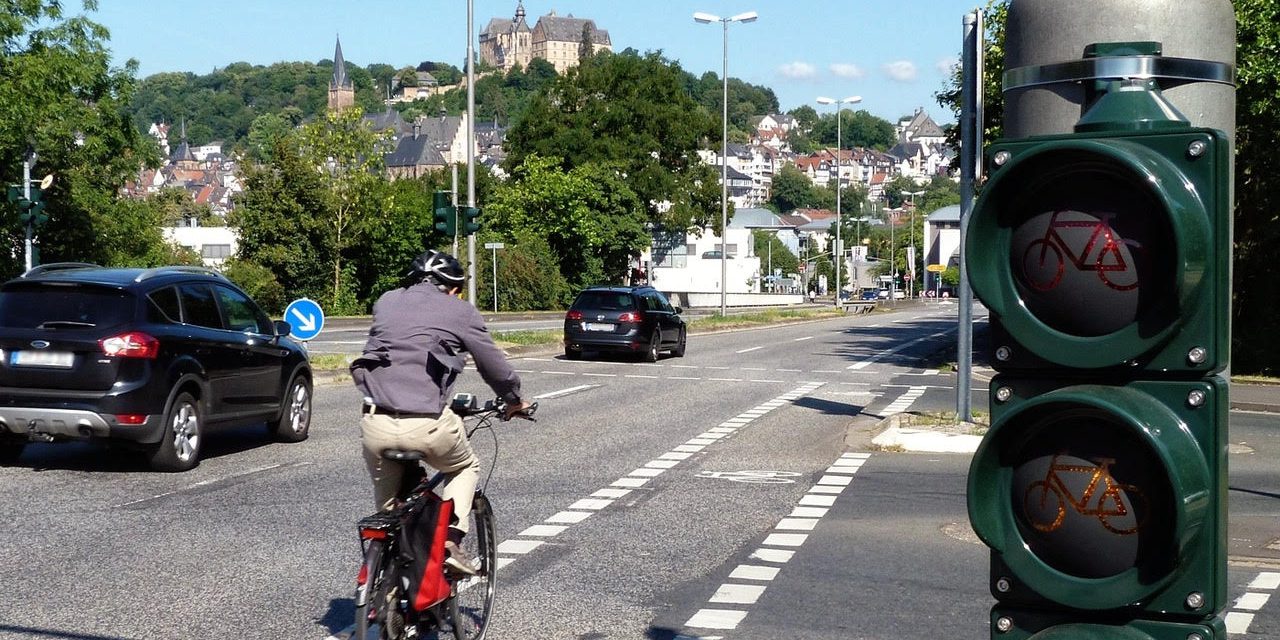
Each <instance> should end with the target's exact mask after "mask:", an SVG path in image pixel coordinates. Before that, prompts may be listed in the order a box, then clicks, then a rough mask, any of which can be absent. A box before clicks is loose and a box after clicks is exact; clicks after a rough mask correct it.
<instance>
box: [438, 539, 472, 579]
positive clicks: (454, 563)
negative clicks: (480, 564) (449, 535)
mask: <svg viewBox="0 0 1280 640" xmlns="http://www.w3.org/2000/svg"><path fill="white" fill-rule="evenodd" d="M444 552H445V554H446V555H445V559H444V564H445V567H447V568H449V569H452V570H453V571H454V573H461V574H463V575H468V576H474V575H479V573H480V572H479V571H476V562H475V560H473V559H472V558H471V556H470V555H468V554H467V552H466V551H463V550H462V547H459V546H458V543H456V542H454V541H452V540H447V541H445V543H444Z"/></svg>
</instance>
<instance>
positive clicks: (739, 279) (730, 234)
mask: <svg viewBox="0 0 1280 640" xmlns="http://www.w3.org/2000/svg"><path fill="white" fill-rule="evenodd" d="M725 237H726V239H727V241H728V243H727V246H726V245H725V243H724V241H722V240H721V239H720V237H719V236H718V235H716V234H715V233H714V232H713V231H712V230H711V229H704V230H703V232H702V234H701V235H696V234H692V233H689V234H686V233H682V232H672V233H656V234H654V237H653V245H652V247H650V249H649V250H648V251H647V252H645V253H644V254H643V255H642V256H641V260H642V263H643V264H646V265H648V268H647V270H646V276H647V278H648V281H649V284H651V285H653V286H654V287H656V288H657V289H659V290H660V291H662V292H664V293H667V294H668V295H669V296H671V297H673V298H675V299H676V300H686V301H687V300H688V295H687V294H698V293H702V294H711V293H718V292H719V291H721V286H720V283H721V279H720V276H721V271H722V268H723V270H724V271H725V272H726V273H727V274H728V278H727V279H726V280H725V281H724V282H725V283H726V286H725V287H724V291H725V292H726V293H734V294H742V293H759V292H760V285H761V278H762V276H763V275H764V274H762V273H761V271H760V258H759V256H756V255H755V251H754V246H755V245H754V243H753V242H752V239H751V230H750V229H746V228H734V227H733V226H732V225H730V227H729V229H728V230H727V231H726V233H725ZM722 250H724V251H726V253H725V255H726V256H727V257H726V258H725V259H724V260H721V253H720V252H721V251H722ZM677 304H681V303H680V302H677Z"/></svg>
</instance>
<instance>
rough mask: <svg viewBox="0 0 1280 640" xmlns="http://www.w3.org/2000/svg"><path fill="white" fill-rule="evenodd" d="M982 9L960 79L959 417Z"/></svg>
mask: <svg viewBox="0 0 1280 640" xmlns="http://www.w3.org/2000/svg"><path fill="white" fill-rule="evenodd" d="M983 40H984V38H983V33H982V10H981V9H975V10H974V11H973V12H972V13H967V14H965V16H964V56H963V58H962V61H961V83H960V290H959V292H958V297H959V298H960V319H959V323H960V325H959V327H958V331H957V335H956V339H957V345H956V360H957V369H958V371H957V372H956V417H957V418H958V419H960V420H966V421H967V420H969V418H970V416H971V415H972V414H973V410H972V406H971V405H972V402H973V399H972V397H971V395H972V392H971V390H970V385H971V381H972V376H973V292H972V291H971V290H970V288H969V270H968V258H967V256H966V255H965V248H964V246H965V242H966V235H967V234H966V231H965V230H966V228H967V227H968V225H969V214H971V213H973V189H974V185H975V184H976V183H977V181H978V179H980V178H981V176H982V173H981V172H982V125H983V117H982V98H983V96H982V85H983V81H982V74H983V68H982V67H983V64H982V48H983Z"/></svg>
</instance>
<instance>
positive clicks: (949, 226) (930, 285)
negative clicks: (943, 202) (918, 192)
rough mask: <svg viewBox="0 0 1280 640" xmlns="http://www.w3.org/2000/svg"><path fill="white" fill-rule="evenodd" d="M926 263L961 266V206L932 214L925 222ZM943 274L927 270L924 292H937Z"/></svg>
mask: <svg viewBox="0 0 1280 640" xmlns="http://www.w3.org/2000/svg"><path fill="white" fill-rule="evenodd" d="M924 263H925V266H926V267H927V266H928V265H931V264H940V265H943V266H944V267H957V266H959V265H960V205H958V204H953V205H951V206H949V207H943V208H941V209H938V210H937V211H934V212H933V213H930V214H929V216H928V217H926V218H925V220H924ZM941 275H942V274H940V273H933V272H931V271H928V270H927V269H926V271H925V273H924V290H925V291H935V290H936V289H937V285H938V278H939V277H940V276H941Z"/></svg>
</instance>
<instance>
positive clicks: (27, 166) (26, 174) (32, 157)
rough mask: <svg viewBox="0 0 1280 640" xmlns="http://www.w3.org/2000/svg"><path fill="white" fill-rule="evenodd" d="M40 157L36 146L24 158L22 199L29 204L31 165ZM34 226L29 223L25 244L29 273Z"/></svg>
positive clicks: (30, 148) (31, 147)
mask: <svg viewBox="0 0 1280 640" xmlns="http://www.w3.org/2000/svg"><path fill="white" fill-rule="evenodd" d="M39 157H40V156H39V155H37V154H36V148H35V146H34V145H31V146H28V147H27V153H26V155H24V156H23V157H22V199H23V200H26V201H27V202H30V201H31V165H33V164H35V163H36V160H37V159H38V158H39ZM34 226H35V225H33V224H32V223H30V222H28V223H27V225H26V227H27V232H26V240H25V241H24V242H23V248H24V255H25V261H26V266H27V270H28V271H30V270H31V267H32V266H33V265H32V262H33V261H32V249H33V245H32V240H31V234H32V231H33V229H34Z"/></svg>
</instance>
